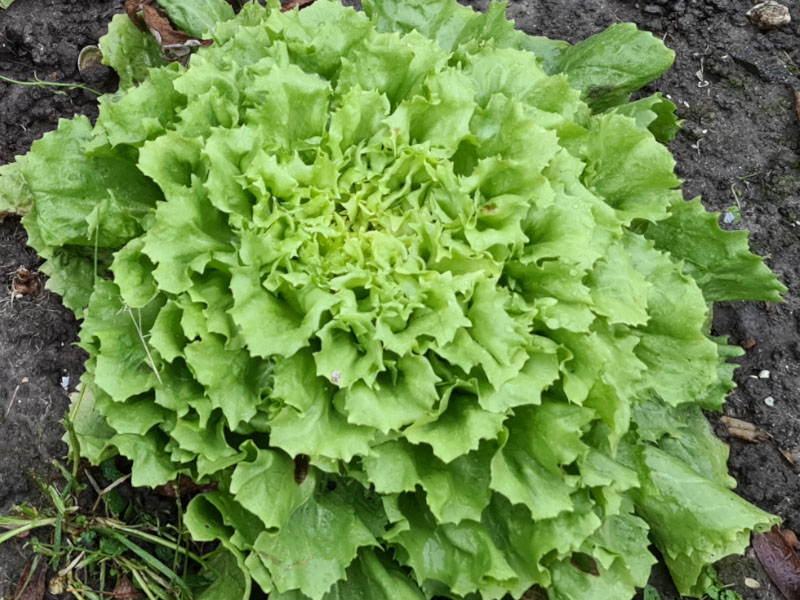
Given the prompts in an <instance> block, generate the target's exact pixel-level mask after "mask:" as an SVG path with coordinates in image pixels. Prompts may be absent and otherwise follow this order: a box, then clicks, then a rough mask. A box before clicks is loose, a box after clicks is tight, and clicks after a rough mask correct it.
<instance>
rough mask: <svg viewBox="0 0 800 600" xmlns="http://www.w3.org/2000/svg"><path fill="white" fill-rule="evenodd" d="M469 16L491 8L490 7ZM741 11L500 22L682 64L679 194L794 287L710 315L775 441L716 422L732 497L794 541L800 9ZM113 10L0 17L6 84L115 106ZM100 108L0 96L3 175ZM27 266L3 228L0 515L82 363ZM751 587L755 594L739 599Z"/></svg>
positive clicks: (745, 403)
mask: <svg viewBox="0 0 800 600" xmlns="http://www.w3.org/2000/svg"><path fill="white" fill-rule="evenodd" d="M472 4H473V5H475V6H476V7H478V8H485V2H474V3H472ZM750 7H751V4H750V2H749V0H694V1H684V0H679V1H673V0H669V1H666V0H661V2H653V3H647V2H640V3H638V4H636V3H633V2H631V1H624V0H585V1H582V2H578V1H577V0H566V1H563V2H546V1H544V0H516V1H513V0H512V3H511V6H510V7H509V15H510V16H511V17H512V18H515V19H517V24H518V26H519V27H521V28H522V29H524V30H525V31H527V32H529V33H534V34H540V35H546V36H548V37H552V38H558V39H566V40H568V41H571V42H575V41H578V40H581V39H583V38H585V37H587V36H589V35H591V34H593V33H597V32H599V31H601V30H603V29H605V28H606V27H607V26H609V25H611V24H612V23H614V22H621V21H633V22H635V23H637V24H638V25H639V26H640V27H641V28H643V29H646V30H649V31H652V32H653V33H655V34H656V35H658V36H659V37H663V38H664V40H665V42H666V44H667V45H668V46H670V47H671V48H673V49H674V50H675V51H676V53H677V60H676V64H675V67H674V68H673V69H672V70H671V71H670V72H669V73H667V74H666V75H665V76H664V77H663V78H662V79H661V80H659V81H658V82H656V83H655V84H654V85H653V86H651V87H652V88H653V89H649V90H646V91H647V92H648V93H649V92H652V91H655V90H656V89H657V90H660V91H662V92H664V93H665V94H668V95H669V96H670V97H671V99H672V100H673V102H675V103H676V104H677V105H678V113H679V115H680V116H681V118H683V119H685V120H686V124H685V126H684V129H683V131H682V132H681V133H680V134H679V135H678V137H677V139H676V140H675V141H674V142H673V143H672V144H671V150H672V151H673V153H674V154H675V156H676V159H677V161H678V173H679V175H680V176H681V177H682V178H683V179H684V180H685V185H684V190H685V194H686V196H687V198H691V197H693V196H695V195H702V196H703V198H704V201H705V203H706V205H707V206H708V207H709V208H711V209H714V210H719V211H723V212H730V213H731V215H733V214H735V213H736V212H737V211H738V212H739V213H740V214H741V218H742V219H741V222H739V223H737V224H730V225H727V227H731V228H735V227H744V228H747V229H749V230H750V231H751V242H752V246H753V248H754V250H755V251H756V252H758V253H760V254H764V255H769V256H770V257H771V258H770V259H769V261H768V262H769V264H770V266H771V267H772V268H773V269H774V270H775V271H776V272H777V273H778V274H779V275H780V276H781V278H782V280H783V282H784V283H785V284H786V285H787V286H788V287H789V292H788V293H787V295H786V303H785V304H783V305H770V306H766V305H764V304H762V303H727V304H724V305H720V306H718V308H717V310H716V311H715V322H714V333H716V334H718V335H723V334H727V335H730V336H731V342H732V343H738V344H741V345H743V346H744V347H746V348H747V353H746V355H745V356H744V357H742V359H740V361H739V362H740V363H741V365H742V368H741V369H739V371H738V372H737V382H738V383H739V388H738V389H737V390H735V391H734V392H733V393H732V394H731V395H730V397H729V401H728V405H727V407H726V413H727V414H729V415H730V416H733V417H735V418H738V419H741V420H744V421H747V422H750V423H753V424H755V425H757V426H759V427H761V428H763V429H764V430H766V431H767V432H768V433H769V434H770V435H771V440H770V441H767V442H764V443H761V444H747V443H745V442H743V441H741V440H739V439H733V438H730V436H729V435H728V434H727V431H726V429H725V427H724V426H722V425H720V424H718V420H717V419H716V418H715V417H712V420H713V421H714V423H715V429H716V431H717V433H718V434H719V435H720V437H722V438H723V439H724V440H725V441H728V442H730V444H731V460H730V469H731V474H732V475H733V476H734V477H735V478H736V479H737V481H739V487H738V488H737V491H738V492H739V493H740V494H741V495H742V496H744V497H745V498H746V499H748V500H750V501H751V502H753V503H755V504H757V505H758V506H759V507H761V508H763V509H765V510H768V511H770V512H773V513H776V514H779V515H780V516H782V517H783V518H784V519H785V526H786V527H788V528H790V529H795V530H796V529H797V528H798V527H800V505H799V504H798V503H797V501H796V498H798V497H800V479H798V471H797V467H794V466H793V465H792V464H791V461H793V460H794V461H797V462H798V465H800V441H798V440H800V405H798V402H797V400H798V390H800V368H799V367H798V364H800V320H798V319H797V318H795V316H794V313H795V310H796V309H797V305H798V302H799V301H800V300H799V299H798V295H797V289H798V285H799V284H800V279H798V277H799V276H800V273H799V272H798V270H799V269H800V256H798V254H800V244H798V241H800V123H799V122H798V116H800V115H798V114H797V111H796V105H795V96H794V92H793V89H798V90H800V81H798V78H797V76H796V74H797V72H798V66H800V54H798V51H797V39H798V36H800V7H798V6H797V4H796V3H795V4H794V5H793V6H791V7H790V8H792V10H793V13H795V14H794V16H795V18H796V21H795V22H794V23H792V24H790V25H788V26H785V27H783V28H781V29H779V30H775V31H768V32H763V31H759V30H757V29H756V28H755V27H754V26H753V25H752V24H751V23H750V22H749V20H748V19H747V17H746V16H745V13H746V11H747V10H748V9H749V8H750ZM121 9H122V2H121V1H120V0H113V1H111V0H106V1H101V0H92V1H88V0H86V1H79V0H72V1H64V0H58V1H55V0H47V1H43V0H17V1H16V2H15V3H14V5H13V6H12V7H11V8H10V9H8V10H6V11H0V35H2V37H0V75H2V76H5V77H10V78H13V79H16V80H24V81H32V80H34V78H39V79H42V80H46V81H53V82H62V83H63V82H78V83H81V84H83V85H87V86H89V87H92V88H94V89H97V90H99V91H111V90H112V89H113V88H114V87H115V85H116V83H115V78H114V76H113V74H112V73H110V72H109V71H108V70H104V69H103V68H100V69H95V70H94V72H93V73H91V74H89V75H87V76H86V80H83V79H81V76H80V75H79V74H78V72H77V65H76V61H77V54H78V52H79V50H80V49H81V48H82V47H83V46H85V45H87V44H93V43H96V40H97V39H98V37H99V36H100V35H102V34H103V33H104V32H105V28H106V25H107V23H108V21H109V20H110V17H111V15H112V14H114V13H115V12H119V11H121ZM57 92H60V93H57ZM95 98H96V97H95V96H94V95H93V94H92V93H91V92H88V91H85V90H67V89H65V88H44V87H23V86H18V85H13V84H7V83H4V82H2V81H0V164H4V163H6V162H10V161H11V160H13V157H14V156H15V155H18V154H22V153H24V152H26V151H27V149H28V148H29V146H30V144H31V142H32V141H33V140H35V139H37V138H39V137H40V136H41V135H42V134H43V133H44V132H46V131H49V130H51V129H54V128H55V126H56V123H57V119H58V118H60V117H70V116H72V115H73V114H74V113H76V112H78V113H83V114H87V115H89V116H90V117H91V116H94V115H95V114H96V108H95ZM734 207H735V208H736V210H733V208H734ZM37 264H38V261H37V258H36V255H35V253H33V252H32V251H31V250H30V249H28V248H27V247H26V245H25V233H24V231H23V229H22V228H21V226H20V224H19V221H18V220H17V219H14V218H7V219H6V220H5V221H4V222H3V223H2V224H0V267H2V268H0V277H2V278H3V289H4V290H5V289H8V290H9V292H8V293H7V294H5V295H3V296H2V298H0V365H2V367H0V431H1V432H2V438H1V439H2V441H3V445H4V450H5V451H3V452H0V512H2V511H6V510H7V509H9V508H10V507H11V506H12V505H14V504H19V503H21V502H28V503H31V504H38V503H41V501H42V500H41V498H40V497H39V496H38V495H37V488H36V485H35V483H34V481H33V478H32V477H31V473H32V472H34V473H36V474H37V475H38V477H40V478H45V479H46V478H47V477H48V474H50V473H51V472H52V471H53V468H52V466H51V461H52V460H53V459H58V458H61V457H63V455H64V454H65V448H66V447H65V446H64V445H63V444H62V443H61V441H60V439H61V436H62V428H61V425H60V424H59V422H60V420H61V419H62V418H63V415H64V412H65V411H66V407H67V403H68V399H67V393H68V392H69V391H71V390H72V389H73V387H74V384H75V383H76V382H77V380H78V378H79V376H80V373H81V365H82V362H83V358H84V356H83V354H82V352H81V351H80V350H79V349H77V348H75V347H74V346H73V345H72V344H73V342H74V341H75V340H76V336H77V330H78V324H77V323H76V322H75V320H74V318H73V317H72V315H71V313H70V311H68V310H67V309H64V308H63V307H61V305H60V300H59V298H58V297H57V296H55V295H53V294H51V293H49V292H44V291H42V292H39V293H35V294H32V295H22V296H21V297H17V294H16V293H13V292H12V291H11V290H12V288H13V284H14V278H15V276H16V273H17V270H18V268H20V267H24V268H27V269H29V270H31V271H35V270H36V267H37ZM798 314H800V313H798ZM764 371H768V372H769V376H768V377H766V376H765V375H764V374H763V372H764ZM759 374H762V377H759V376H758V375H759ZM753 376H755V377H753ZM767 398H772V399H773V400H774V402H773V401H770V402H769V404H772V406H770V405H769V404H768V403H765V399H767ZM781 451H783V452H781ZM21 548H22V543H21V542H20V543H12V544H6V545H4V546H0V596H2V595H3V594H4V593H6V592H7V588H8V584H9V583H10V582H11V581H12V580H14V579H15V578H16V577H18V575H19V573H20V572H21V571H22V568H23V567H24V564H25V561H26V558H25V556H24V553H23V552H22V551H21ZM745 576H748V577H753V578H755V579H757V580H759V581H760V582H761V585H762V587H761V588H760V589H758V590H752V589H749V588H747V587H745V586H744V577H745ZM654 577H655V580H654V584H655V585H656V587H657V588H658V590H659V591H660V592H661V595H662V597H663V598H665V599H666V598H671V597H672V596H671V593H670V588H669V583H668V579H667V578H665V577H664V575H663V573H660V572H659V571H656V574H655V575H654ZM721 579H722V580H723V581H724V582H726V583H731V584H734V585H735V587H736V589H737V590H738V591H739V592H740V593H741V594H742V595H743V597H744V598H746V599H755V598H758V599H767V600H768V599H771V598H776V599H777V598H778V596H777V595H776V594H775V593H772V592H767V591H765V590H766V589H768V587H767V586H768V583H767V580H766V578H765V576H764V575H763V573H762V572H761V571H760V570H759V569H758V568H757V565H756V563H755V561H754V559H753V558H752V556H751V555H748V556H747V557H746V558H745V560H744V562H742V561H741V560H733V561H727V562H726V563H724V565H723V569H722V574H721ZM4 585H5V586H6V587H3V586H4ZM770 594H772V595H770Z"/></svg>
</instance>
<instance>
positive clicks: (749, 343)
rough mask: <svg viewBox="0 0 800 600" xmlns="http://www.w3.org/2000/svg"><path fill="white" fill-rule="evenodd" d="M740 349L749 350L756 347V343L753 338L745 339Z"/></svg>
mask: <svg viewBox="0 0 800 600" xmlns="http://www.w3.org/2000/svg"><path fill="white" fill-rule="evenodd" d="M741 346H742V348H744V349H745V350H750V349H752V348H755V347H756V341H755V340H754V339H753V338H747V339H746V340H744V341H743V342H742V343H741Z"/></svg>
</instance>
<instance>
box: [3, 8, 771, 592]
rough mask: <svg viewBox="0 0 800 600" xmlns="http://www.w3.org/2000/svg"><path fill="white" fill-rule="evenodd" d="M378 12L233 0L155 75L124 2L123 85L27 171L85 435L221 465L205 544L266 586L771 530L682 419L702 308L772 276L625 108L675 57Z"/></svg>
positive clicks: (473, 573) (700, 354)
mask: <svg viewBox="0 0 800 600" xmlns="http://www.w3.org/2000/svg"><path fill="white" fill-rule="evenodd" d="M366 8H367V10H368V14H369V16H366V15H364V14H362V13H357V12H355V11H354V10H352V9H349V8H344V7H342V6H341V5H339V4H338V3H336V2H331V1H328V0H319V1H318V2H316V3H315V4H314V5H313V6H311V7H309V8H307V9H304V10H303V11H300V12H298V11H296V10H295V11H292V12H287V13H281V12H280V11H278V10H276V7H275V6H271V7H270V8H267V9H264V8H263V7H260V6H258V5H257V4H255V3H252V4H248V5H247V6H246V7H245V9H244V10H243V11H242V12H241V13H240V14H239V15H237V16H236V17H235V18H232V19H231V20H228V21H225V22H223V23H219V24H218V25H217V26H216V29H215V31H214V32H213V38H214V45H213V46H212V47H210V48H207V49H206V48H204V49H201V50H199V51H198V52H197V53H196V54H195V55H193V57H192V59H191V63H190V67H189V68H183V67H181V66H179V65H177V64H172V65H169V66H162V67H157V68H152V69H150V70H149V71H148V72H143V71H142V69H139V70H138V71H137V70H136V69H133V68H132V67H131V66H130V65H129V64H123V62H122V61H124V60H126V58H125V56H124V52H120V51H118V50H117V49H116V48H117V47H116V46H114V45H113V44H123V43H128V42H125V40H126V39H134V38H135V39H136V45H137V46H136V47H138V48H140V49H143V48H147V47H148V43H147V42H146V41H142V40H144V39H145V38H136V36H139V35H143V34H139V33H138V32H137V31H134V30H133V29H132V27H133V26H132V24H130V23H129V22H127V21H126V20H125V19H126V17H118V18H117V19H116V20H115V21H114V23H113V24H112V27H111V32H110V34H109V37H108V38H106V39H105V40H104V43H105V48H111V47H113V48H115V50H114V52H113V53H110V52H108V51H107V57H108V56H109V55H110V56H111V62H112V65H113V66H115V67H116V68H117V69H118V70H119V71H120V72H125V73H126V74H128V76H129V77H132V78H133V79H132V80H131V83H130V85H129V86H127V87H125V88H124V89H123V90H122V91H120V92H119V93H118V94H117V95H114V96H106V97H104V98H102V99H101V106H100V117H99V119H98V121H97V124H96V125H95V126H94V127H92V126H91V125H90V124H89V122H88V120H86V119H85V118H76V119H75V120H73V121H64V122H62V123H61V126H60V127H59V130H58V131H56V132H54V133H51V134H48V135H47V136H45V138H43V139H42V140H41V141H39V142H37V143H36V144H35V145H34V148H33V151H32V152H31V153H30V154H29V155H28V156H27V157H24V158H22V159H20V161H19V162H18V163H17V164H16V165H12V166H13V167H14V168H15V169H19V170H21V173H22V174H23V175H24V178H25V181H26V182H27V185H28V187H29V188H30V192H31V194H32V195H33V198H34V201H33V207H32V210H31V212H30V213H29V214H28V215H27V216H26V217H25V225H26V227H27V229H28V231H29V234H30V237H31V243H32V244H33V245H34V246H35V247H36V248H37V250H39V252H40V254H42V256H44V257H45V258H46V259H48V262H47V263H46V264H45V267H44V269H45V270H46V271H47V272H48V273H49V274H50V276H51V280H50V285H51V287H52V288H53V289H55V290H56V291H58V292H59V293H61V294H62V295H63V296H64V301H65V304H67V305H68V306H70V307H71V308H72V309H74V310H75V311H76V313H77V314H78V315H79V316H81V317H83V325H82V331H81V345H82V347H83V348H85V349H86V350H87V351H88V353H89V356H90V359H89V361H88V362H87V373H86V375H85V376H84V379H83V381H84V383H85V387H84V390H83V393H82V396H81V398H80V400H78V401H76V403H75V406H74V408H73V415H72V419H73V422H74V424H75V429H76V432H77V435H78V439H79V440H80V444H81V451H82V453H83V454H84V455H85V456H86V457H87V458H89V459H90V460H92V461H93V462H99V461H101V460H103V459H104V458H107V457H108V456H112V455H114V454H115V453H119V454H122V455H124V456H125V457H127V458H129V459H131V460H132V469H133V483H134V484H135V485H149V486H156V485H160V484H163V483H165V482H167V481H170V480H172V479H174V478H175V477H177V476H179V475H182V476H188V477H190V478H192V479H193V480H195V481H197V482H199V483H208V482H216V483H217V484H218V491H215V492H211V493H206V494H202V495H200V496H198V497H197V498H195V499H194V500H193V501H192V503H191V504H190V506H189V508H188V512H187V514H186V523H187V525H188V526H189V528H190V530H191V533H192V535H193V536H194V538H195V539H197V540H201V541H202V540H208V541H211V540H220V541H221V543H222V544H223V545H224V546H225V548H227V550H228V551H230V553H231V556H233V557H234V558H235V562H236V564H237V565H238V567H239V570H241V577H242V578H244V580H245V581H246V582H247V583H246V588H247V590H249V589H250V581H251V579H252V580H254V581H255V582H256V583H257V584H258V585H259V586H260V587H261V588H262V589H263V590H264V591H266V592H271V593H270V598H275V599H276V600H279V599H284V600H286V599H292V600H300V599H303V598H311V599H313V600H320V599H321V598H325V599H326V600H334V599H336V598H365V599H367V598H369V599H370V600H380V599H382V598H383V599H386V600H389V599H392V600H397V599H401V600H404V599H409V600H410V599H419V598H431V597H433V596H438V597H447V598H479V597H480V598H482V599H483V600H488V599H499V598H502V597H503V596H505V595H506V594H507V593H510V594H511V596H513V597H514V598H519V597H521V596H522V594H523V593H524V592H525V591H526V590H528V589H529V588H530V587H532V586H536V585H538V586H541V587H542V588H544V589H545V590H546V592H547V594H548V595H549V597H550V598H551V599H552V600H587V599H591V598H598V599H604V600H605V599H610V598H628V597H631V596H632V595H633V593H634V589H635V587H642V586H644V584H645V583H646V582H647V579H648V575H649V572H650V567H651V566H652V564H653V563H654V562H655V559H654V558H653V556H652V555H651V554H650V553H649V551H648V546H649V545H650V543H651V542H654V543H655V544H656V545H657V546H658V548H659V549H660V551H661V553H662V554H663V556H664V558H665V560H666V562H667V564H668V566H670V568H671V569H672V571H673V574H674V577H675V579H676V582H677V584H678V587H679V589H680V591H681V592H683V593H686V594H692V593H698V592H700V591H701V590H697V589H695V584H696V580H697V577H698V575H699V573H700V569H701V568H702V566H703V565H704V564H706V563H708V562H710V561H713V560H716V559H717V558H719V557H720V556H723V555H725V554H728V553H731V552H739V551H741V550H742V549H743V548H744V547H745V546H746V544H747V540H748V535H749V531H750V530H751V529H754V528H755V529H759V530H761V529H764V528H768V527H770V526H771V525H772V524H773V523H774V522H775V520H774V519H773V518H772V517H771V516H769V515H766V514H765V513H763V512H761V511H759V510H758V509H756V508H755V507H752V506H750V505H749V504H747V503H746V502H744V501H743V500H741V499H740V498H739V497H737V496H736V495H734V494H733V493H731V492H730V491H728V488H730V487H732V485H733V484H734V482H733V481H732V480H731V479H730V478H729V477H728V475H727V470H726V465H725V461H726V458H727V448H726V447H725V446H724V445H723V444H722V443H721V442H718V441H717V440H716V439H715V438H714V437H713V435H712V434H711V432H710V430H709V427H708V424H707V422H706V421H705V418H704V416H703V414H702V412H701V409H703V408H705V409H714V408H719V407H720V406H721V403H722V401H723V399H724V396H725V394H726V393H727V391H728V390H729V389H730V388H731V387H732V385H733V384H732V382H731V380H730V375H731V369H732V368H731V367H730V366H728V365H727V364H726V360H727V359H728V358H729V357H731V356H736V355H737V352H736V350H735V349H734V348H732V347H729V346H727V344H726V343H725V340H724V339H721V338H713V337H711V336H710V330H709V322H710V316H711V312H710V311H711V308H710V306H711V304H710V303H711V302H713V301H715V300H729V299H745V298H759V299H765V300H774V299H777V298H778V297H779V293H780V292H781V291H782V289H783V288H782V286H781V285H780V283H778V282H777V280H776V279H775V277H774V276H773V275H772V274H771V273H770V272H769V270H768V269H767V268H766V267H765V266H764V265H763V264H762V263H761V261H760V260H759V259H758V258H756V257H754V256H753V255H751V254H750V253H749V250H748V249H747V242H746V234H744V233H741V232H739V233H723V232H722V231H721V230H720V229H719V227H718V225H717V221H716V219H715V217H714V216H713V215H709V214H707V213H705V210H704V209H703V208H702V205H700V203H699V201H698V200H695V201H693V202H685V201H684V200H683V198H682V195H681V193H680V191H679V190H677V187H678V186H679V184H680V181H679V180H678V179H677V178H676V176H675V175H674V172H673V169H674V161H673V159H672V157H671V155H670V153H669V151H668V150H667V149H666V147H665V146H663V145H662V144H661V143H659V140H660V141H666V140H668V139H670V138H671V137H672V136H673V135H674V133H675V131H676V130H677V122H676V119H675V116H674V108H675V107H674V106H673V105H672V104H671V103H670V102H668V101H667V100H666V99H664V98H663V97H661V96H660V95H658V94H657V95H655V96H652V97H650V98H646V99H643V100H639V101H636V102H632V103H629V102H628V98H629V95H630V93H631V92H633V91H635V90H636V89H638V88H639V87H641V86H642V85H644V84H645V83H647V82H648V81H650V80H652V79H654V78H655V77H657V76H658V75H659V74H660V73H661V72H662V71H663V70H665V69H666V68H667V67H668V66H669V65H670V64H671V62H672V58H673V55H672V53H671V52H670V51H669V50H667V49H666V48H665V47H664V46H663V44H662V43H661V42H660V41H658V40H656V39H654V38H653V37H652V36H651V35H649V34H646V33H642V32H639V31H637V30H636V29H635V28H634V27H633V26H627V25H619V26H614V27H612V28H611V29H609V30H608V31H607V32H605V33H603V34H600V35H598V36H595V37H594V38H590V39H589V40H587V41H586V42H583V43H581V44H578V45H576V46H569V45H567V44H564V43H560V42H551V41H549V40H545V39H544V38H534V37H529V36H527V35H525V34H523V33H521V32H518V31H515V30H514V29H513V24H512V23H510V22H508V21H507V20H506V18H505V16H504V13H503V7H502V6H501V5H493V6H492V8H491V9H490V10H489V12H488V14H485V15H483V14H479V13H473V12H472V11H471V10H470V9H466V8H462V7H459V6H458V5H457V4H456V3H455V1H454V0H453V1H450V0H447V1H445V0H429V1H423V0H417V1H416V2H411V3H406V2H404V3H398V4H395V2H394V1H393V0H374V2H372V3H369V4H368V6H367V7H366ZM370 17H371V18H370ZM126 36H127V37H126ZM130 43H131V44H133V43H134V42H130ZM140 52H144V50H140ZM137 78H138V79H137ZM136 80H138V81H139V84H138V85H135V84H134V81H136ZM54 164H56V165H58V167H57V168H54V167H53V165H54ZM7 175H8V174H7ZM14 175H15V179H14V181H19V178H18V177H17V176H16V171H15V172H14ZM6 180H7V181H8V182H10V181H11V180H12V179H11V177H7V176H6V177H4V178H3V179H2V180H0V185H2V183H1V182H2V181H6ZM8 185H10V184H8ZM714 257H719V260H714V259H713V258H714ZM244 597H245V598H247V597H249V591H248V592H247V593H245V595H244Z"/></svg>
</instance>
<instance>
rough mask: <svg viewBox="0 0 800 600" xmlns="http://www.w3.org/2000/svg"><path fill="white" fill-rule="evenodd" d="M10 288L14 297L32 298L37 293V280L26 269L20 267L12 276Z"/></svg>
mask: <svg viewBox="0 0 800 600" xmlns="http://www.w3.org/2000/svg"><path fill="white" fill-rule="evenodd" d="M11 286H12V288H13V290H14V294H15V295H18V294H22V295H23V296H33V295H34V294H36V292H38V291H39V278H38V277H36V275H35V274H34V273H32V272H31V271H29V270H28V269H24V268H22V267H20V268H19V269H17V272H16V274H15V275H14V282H13V283H12V284H11Z"/></svg>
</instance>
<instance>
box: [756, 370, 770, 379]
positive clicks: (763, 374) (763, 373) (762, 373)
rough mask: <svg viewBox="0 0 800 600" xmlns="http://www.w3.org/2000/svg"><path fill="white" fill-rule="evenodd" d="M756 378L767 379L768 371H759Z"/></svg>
mask: <svg viewBox="0 0 800 600" xmlns="http://www.w3.org/2000/svg"><path fill="white" fill-rule="evenodd" d="M758 378H759V379H769V371H767V370H766V369H764V370H763V371H759V373H758Z"/></svg>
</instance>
